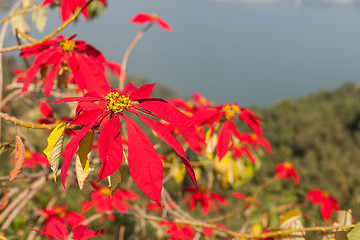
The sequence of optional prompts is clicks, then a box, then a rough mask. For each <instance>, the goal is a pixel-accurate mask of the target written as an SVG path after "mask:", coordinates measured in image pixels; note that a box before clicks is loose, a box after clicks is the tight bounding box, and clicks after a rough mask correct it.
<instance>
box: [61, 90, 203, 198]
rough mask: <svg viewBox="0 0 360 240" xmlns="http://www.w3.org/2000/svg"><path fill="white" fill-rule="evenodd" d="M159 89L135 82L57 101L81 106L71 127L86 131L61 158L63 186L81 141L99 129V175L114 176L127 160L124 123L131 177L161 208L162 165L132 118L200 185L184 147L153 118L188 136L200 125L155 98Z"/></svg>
mask: <svg viewBox="0 0 360 240" xmlns="http://www.w3.org/2000/svg"><path fill="white" fill-rule="evenodd" d="M154 85H155V84H146V85H143V86H141V87H140V88H136V87H135V86H134V85H132V84H131V83H127V85H126V86H125V89H124V90H116V89H111V88H109V89H108V90H107V91H102V92H88V93H87V94H85V96H84V97H72V98H63V99H60V100H58V101H55V102H54V103H63V102H74V101H77V102H79V104H78V108H77V116H76V117H75V118H74V120H73V121H72V122H71V125H82V126H84V127H83V128H82V129H81V130H79V131H78V132H77V133H76V135H75V136H74V137H73V138H72V139H71V141H70V142H69V144H68V145H67V146H66V148H65V150H64V152H63V153H62V156H63V158H64V163H63V166H62V169H61V179H62V182H63V184H64V183H65V178H66V174H67V170H68V168H69V165H70V163H71V160H72V158H73V156H74V154H75V152H76V150H77V148H78V146H79V143H80V141H81V140H82V139H83V138H84V137H85V136H86V134H87V133H88V132H89V131H90V130H91V129H92V128H93V127H94V126H95V125H96V124H98V131H100V134H99V152H98V153H99V157H100V159H101V161H102V165H101V168H100V171H99V174H98V177H99V180H101V179H103V178H106V177H108V176H110V175H112V174H113V173H114V172H115V171H116V170H118V169H119V168H120V166H121V164H122V159H123V148H122V137H121V133H120V129H121V127H120V120H122V121H124V123H125V125H126V127H127V132H128V154H129V156H128V165H129V171H130V175H131V177H132V178H133V180H134V182H135V184H136V185H137V186H138V187H139V188H140V189H141V190H142V191H143V192H144V193H145V195H147V196H148V197H149V198H151V199H152V200H154V201H156V202H157V203H159V204H160V193H161V189H162V179H163V164H162V162H161V160H160V157H159V155H158V154H157V152H156V151H155V149H154V147H153V145H152V143H151V141H150V140H149V138H148V137H147V136H146V134H145V133H144V132H143V130H142V129H141V128H140V127H139V126H138V125H137V124H136V123H135V122H134V120H132V119H131V118H129V117H128V116H127V115H128V114H129V113H132V115H135V116H138V117H139V118H140V120H141V121H142V122H144V123H145V124H146V125H147V126H149V127H150V128H151V129H152V130H153V131H154V132H155V133H156V134H157V135H158V136H159V137H160V138H161V139H162V140H163V141H164V142H165V143H167V144H168V145H169V146H170V147H171V148H172V149H173V150H174V151H175V152H176V153H177V154H178V156H179V157H180V158H181V160H182V161H183V163H184V164H185V167H186V169H187V171H188V173H189V175H190V177H191V179H192V181H193V182H194V183H195V184H196V179H195V174H194V170H193V168H192V166H191V164H190V162H189V160H188V159H187V158H186V156H185V152H184V149H183V148H182V145H181V144H180V143H179V141H178V140H177V139H176V138H175V137H174V136H173V135H172V134H171V132H169V131H168V130H167V128H165V127H164V126H163V125H162V124H160V123H158V122H156V121H154V120H153V119H151V118H150V117H157V118H159V119H162V120H164V121H166V122H168V123H169V124H171V125H173V126H175V127H176V128H178V129H180V130H181V131H182V132H184V133H186V134H188V135H192V134H194V132H195V131H196V130H195V126H194V124H193V122H192V121H191V120H190V119H189V118H188V117H187V116H186V115H184V114H183V113H181V112H180V111H179V110H177V109H176V108H175V107H173V106H171V105H170V104H169V103H168V102H166V101H165V100H163V99H160V98H153V97H150V95H151V93H152V90H153V87H154ZM100 90H101V89H100ZM145 156H146V157H145Z"/></svg>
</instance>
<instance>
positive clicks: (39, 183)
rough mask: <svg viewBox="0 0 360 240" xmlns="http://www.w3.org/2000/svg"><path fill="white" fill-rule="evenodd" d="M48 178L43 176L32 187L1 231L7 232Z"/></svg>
mask: <svg viewBox="0 0 360 240" xmlns="http://www.w3.org/2000/svg"><path fill="white" fill-rule="evenodd" d="M47 179H48V178H47V177H46V176H43V177H42V178H40V179H39V180H37V181H36V182H34V183H33V184H31V186H30V192H29V193H28V194H27V195H26V196H25V197H24V198H23V199H21V202H20V203H19V204H18V205H17V206H16V208H15V209H14V210H13V211H12V212H11V214H10V215H9V217H8V218H7V219H6V221H5V222H4V224H3V225H2V226H1V231H5V230H6V229H7V228H8V227H9V226H10V224H11V223H12V222H13V220H14V219H15V217H16V216H17V215H18V213H19V212H20V211H21V209H23V207H25V205H26V204H27V203H28V202H29V201H30V200H31V199H32V198H33V197H34V196H35V195H36V193H37V192H38V191H39V190H40V189H41V188H42V187H43V186H44V185H45V184H46V181H47Z"/></svg>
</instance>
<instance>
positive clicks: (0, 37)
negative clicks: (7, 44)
mask: <svg viewBox="0 0 360 240" xmlns="http://www.w3.org/2000/svg"><path fill="white" fill-rule="evenodd" d="M21 3H22V1H21V0H18V1H17V2H16V4H15V5H14V6H13V7H12V8H11V10H10V14H11V13H13V12H15V11H16V9H17V8H19V7H20V5H21ZM8 27H9V21H5V23H4V25H3V26H2V28H1V32H0V50H1V48H3V46H4V39H5V35H6V31H7V28H8ZM2 64H3V61H2V54H1V52H0V105H1V106H2V103H1V101H2V95H3V92H2V91H3V84H4V72H3V67H2ZM1 109H2V107H1V108H0V112H1ZM1 122H2V121H0V137H1Z"/></svg>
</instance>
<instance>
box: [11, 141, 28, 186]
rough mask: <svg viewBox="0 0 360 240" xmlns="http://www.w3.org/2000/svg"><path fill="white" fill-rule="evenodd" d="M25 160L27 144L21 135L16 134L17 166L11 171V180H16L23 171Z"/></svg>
mask: <svg viewBox="0 0 360 240" xmlns="http://www.w3.org/2000/svg"><path fill="white" fill-rule="evenodd" d="M24 162H25V146H24V143H23V142H22V140H21V138H20V137H19V136H16V139H15V167H14V169H13V170H11V172H10V179H9V180H10V182H11V181H12V180H14V179H15V178H16V177H17V176H18V175H19V173H20V172H21V169H22V168H23V166H24Z"/></svg>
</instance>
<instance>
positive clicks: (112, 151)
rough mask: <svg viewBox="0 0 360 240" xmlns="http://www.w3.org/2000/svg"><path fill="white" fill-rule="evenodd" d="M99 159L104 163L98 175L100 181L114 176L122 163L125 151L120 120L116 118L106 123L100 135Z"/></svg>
mask: <svg viewBox="0 0 360 240" xmlns="http://www.w3.org/2000/svg"><path fill="white" fill-rule="evenodd" d="M99 157H100V159H101V161H102V164H101V168H100V171H99V174H98V178H99V180H98V181H100V180H102V179H104V178H105V177H107V176H110V175H112V174H113V173H114V172H115V171H116V170H118V169H119V168H120V166H121V163H122V158H123V149H122V139H121V135H120V120H119V119H118V118H116V117H113V118H112V119H110V120H108V121H106V122H105V123H104V125H103V127H102V129H101V131H100V134H99Z"/></svg>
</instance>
